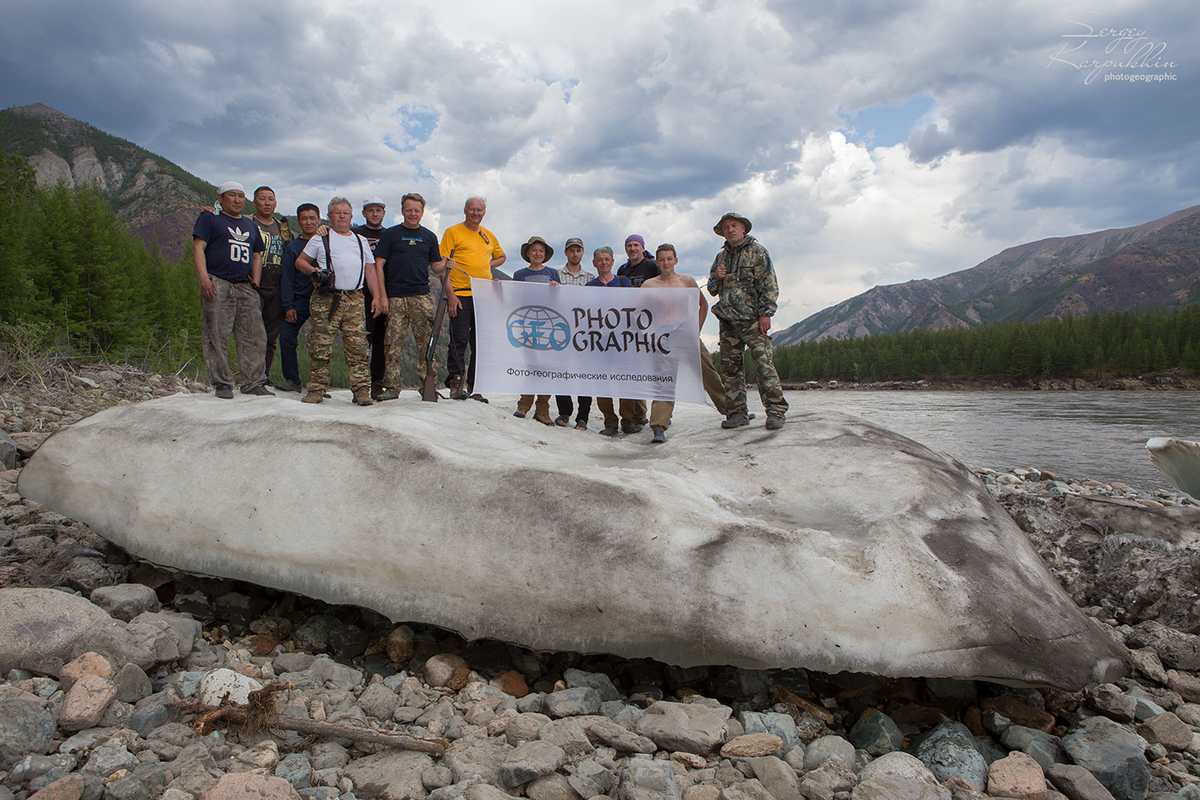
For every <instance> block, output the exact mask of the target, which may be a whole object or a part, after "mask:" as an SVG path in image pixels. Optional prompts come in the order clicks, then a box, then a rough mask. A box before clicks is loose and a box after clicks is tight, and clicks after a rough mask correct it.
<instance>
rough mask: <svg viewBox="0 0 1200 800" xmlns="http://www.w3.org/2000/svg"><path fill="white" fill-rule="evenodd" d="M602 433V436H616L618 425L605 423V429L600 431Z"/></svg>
mask: <svg viewBox="0 0 1200 800" xmlns="http://www.w3.org/2000/svg"><path fill="white" fill-rule="evenodd" d="M600 435H601V436H616V435H617V426H616V425H605V426H604V430H602V431H600Z"/></svg>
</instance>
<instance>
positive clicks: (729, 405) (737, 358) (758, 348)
mask: <svg viewBox="0 0 1200 800" xmlns="http://www.w3.org/2000/svg"><path fill="white" fill-rule="evenodd" d="M747 347H748V348H750V357H751V358H752V359H754V370H755V372H756V373H757V377H758V396H759V398H760V399H761V400H762V404H763V408H765V409H766V410H767V413H768V414H778V415H780V416H783V415H785V414H786V413H787V410H788V404H787V400H784V399H783V387H782V386H781V385H780V384H779V373H777V372H776V371H775V364H774V362H773V361H772V360H771V359H772V353H773V352H774V350H773V348H772V347H771V337H769V336H767V335H766V334H765V333H762V332H761V331H760V330H759V329H758V320H757V319H751V320H736V321H733V322H729V321H726V320H721V380H723V381H724V382H725V416H729V415H731V414H745V413H746V412H747V409H746V373H745V371H744V370H743V368H742V352H743V351H744V350H745V349H746V348H747Z"/></svg>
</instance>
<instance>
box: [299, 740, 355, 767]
mask: <svg viewBox="0 0 1200 800" xmlns="http://www.w3.org/2000/svg"><path fill="white" fill-rule="evenodd" d="M308 753H309V760H310V761H311V762H312V768H313V769H314V770H322V769H341V768H342V767H344V766H346V763H347V762H348V761H349V760H350V754H349V753H348V752H346V748H345V747H343V746H342V745H340V744H338V743H337V742H318V743H317V744H314V745H313V746H312V748H311V749H310V750H309V751H308Z"/></svg>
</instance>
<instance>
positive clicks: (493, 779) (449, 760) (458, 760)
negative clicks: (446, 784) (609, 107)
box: [442, 738, 513, 784]
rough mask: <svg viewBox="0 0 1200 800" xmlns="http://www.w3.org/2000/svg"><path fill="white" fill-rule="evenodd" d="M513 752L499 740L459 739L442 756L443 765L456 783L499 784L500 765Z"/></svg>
mask: <svg viewBox="0 0 1200 800" xmlns="http://www.w3.org/2000/svg"><path fill="white" fill-rule="evenodd" d="M512 751H513V748H512V747H510V746H509V745H508V744H507V743H506V742H502V741H500V740H499V739H476V738H468V739H459V740H458V741H456V742H454V743H453V744H451V745H450V748H449V749H448V750H447V751H446V754H445V755H444V756H442V763H443V764H445V765H446V766H447V767H449V768H450V771H451V772H452V773H453V774H454V782H455V783H463V782H464V781H478V782H482V783H490V784H499V783H500V765H501V764H502V763H504V759H506V758H508V754H509V753H511V752H512Z"/></svg>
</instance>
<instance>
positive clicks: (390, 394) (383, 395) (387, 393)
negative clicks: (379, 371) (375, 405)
mask: <svg viewBox="0 0 1200 800" xmlns="http://www.w3.org/2000/svg"><path fill="white" fill-rule="evenodd" d="M399 396H400V392H398V391H396V390H395V389H386V388H385V389H383V390H382V391H380V392H379V393H378V394H375V395H373V397H374V398H375V399H376V400H378V401H379V402H381V403H382V402H383V401H384V400H395V399H396V398H398V397H399Z"/></svg>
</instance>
